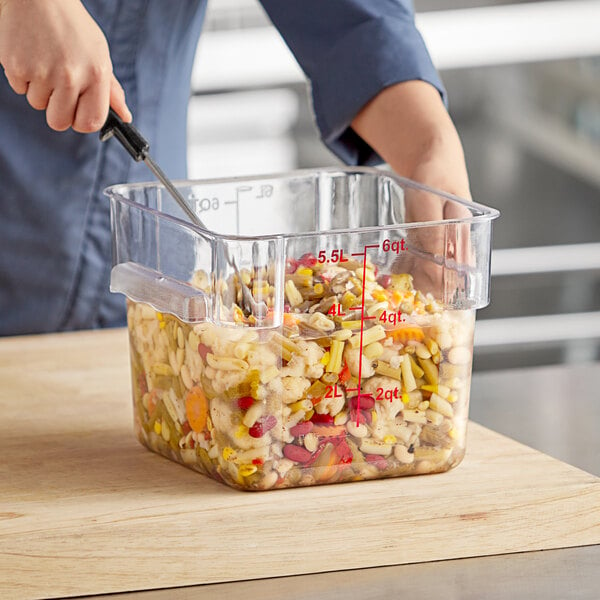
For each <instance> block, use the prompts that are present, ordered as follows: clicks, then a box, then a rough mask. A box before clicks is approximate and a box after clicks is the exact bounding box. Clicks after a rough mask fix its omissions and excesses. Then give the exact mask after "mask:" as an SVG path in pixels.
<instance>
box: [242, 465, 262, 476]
mask: <svg viewBox="0 0 600 600" xmlns="http://www.w3.org/2000/svg"><path fill="white" fill-rule="evenodd" d="M256 471H258V467H257V466H256V465H240V468H239V469H238V472H239V474H240V475H241V476H242V477H248V475H253V474H254V473H256Z"/></svg>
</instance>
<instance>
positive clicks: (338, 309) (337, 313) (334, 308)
mask: <svg viewBox="0 0 600 600" xmlns="http://www.w3.org/2000/svg"><path fill="white" fill-rule="evenodd" d="M327 314H328V315H331V316H332V317H345V316H346V313H345V312H342V305H341V304H332V305H331V308H330V309H329V310H328V311H327Z"/></svg>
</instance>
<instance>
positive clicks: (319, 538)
mask: <svg viewBox="0 0 600 600" xmlns="http://www.w3.org/2000/svg"><path fill="white" fill-rule="evenodd" d="M515 393H517V392H515ZM473 400H474V401H477V399H473ZM131 412H132V410H131V398H130V387H129V365H128V354H127V336H126V332H125V331H123V330H113V331H102V332H83V333H71V334H58V335H47V336H30V337H21V338H12V339H10V338H6V339H4V340H0V424H1V431H2V434H1V435H0V456H1V459H0V461H1V462H0V475H1V477H2V486H1V489H0V598H11V599H12V598H39V597H44V598H46V597H66V596H75V595H85V594H99V593H108V592H119V591H129V590H143V589H153V588H168V587H175V586H183V585H192V584H201V583H212V582H221V581H235V580H243V579H257V578H263V577H275V576H280V575H292V574H303V573H316V572H324V571H340V570H347V569H356V568H363V567H371V566H379V565H396V564H405V563H413V562H423V561H433V560H440V559H449V558H457V557H468V556H484V555H491V554H501V553H509V552H519V551H526V550H539V549H550V548H561V547H569V546H580V545H588V544H598V543H600V479H598V478H595V477H593V476H591V475H589V474H587V473H585V472H583V471H580V470H578V469H576V468H574V467H571V466H569V465H566V464H564V463H561V462H559V461H557V460H554V459H552V458H549V457H548V456H545V455H543V454H541V453H539V452H537V451H535V450H532V449H531V448H528V447H526V446H523V445H521V444H518V443H516V442H514V441H512V440H510V439H508V438H505V437H503V436H500V435H498V434H496V433H493V432H491V431H489V430H487V429H484V428H483V427H480V426H478V425H476V424H473V423H471V424H470V429H469V443H468V448H467V457H466V458H465V460H464V462H463V463H462V464H461V465H460V466H459V467H458V468H456V469H455V470H453V471H451V472H449V473H445V474H440V475H426V476H419V477H410V478H399V479H388V480H380V481H370V482H360V483H350V484H338V485H329V486H321V487H313V488H304V489H292V490H278V491H272V492H258V493H249V492H240V491H235V490H231V489H229V488H227V487H226V486H224V485H222V484H219V483H216V482H213V481H211V480H210V479H207V478H205V477H203V476H202V475H199V474H197V473H195V472H193V471H190V470H188V469H186V468H184V467H182V466H179V465H177V464H175V463H172V462H170V461H168V460H166V459H164V458H162V457H160V456H158V455H155V454H152V453H151V452H149V451H147V450H146V449H144V448H143V447H142V446H140V445H139V444H138V443H137V441H136V440H135V438H134V436H133V433H132V415H131ZM348 577H352V573H351V572H348Z"/></svg>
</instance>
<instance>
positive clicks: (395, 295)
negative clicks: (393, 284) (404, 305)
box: [391, 290, 404, 306]
mask: <svg viewBox="0 0 600 600" xmlns="http://www.w3.org/2000/svg"><path fill="white" fill-rule="evenodd" d="M403 298H404V294H403V293H402V292H399V291H398V290H394V291H393V292H392V297H391V301H392V304H395V305H396V306H398V304H400V302H402V300H403Z"/></svg>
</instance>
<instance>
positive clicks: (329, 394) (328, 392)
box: [325, 383, 342, 398]
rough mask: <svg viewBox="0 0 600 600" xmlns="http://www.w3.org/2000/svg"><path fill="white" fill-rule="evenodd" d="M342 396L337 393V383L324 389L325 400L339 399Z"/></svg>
mask: <svg viewBox="0 0 600 600" xmlns="http://www.w3.org/2000/svg"><path fill="white" fill-rule="evenodd" d="M341 397H342V394H340V393H339V390H338V386H337V383H336V384H335V385H328V386H327V387H326V388H325V398H341Z"/></svg>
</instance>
